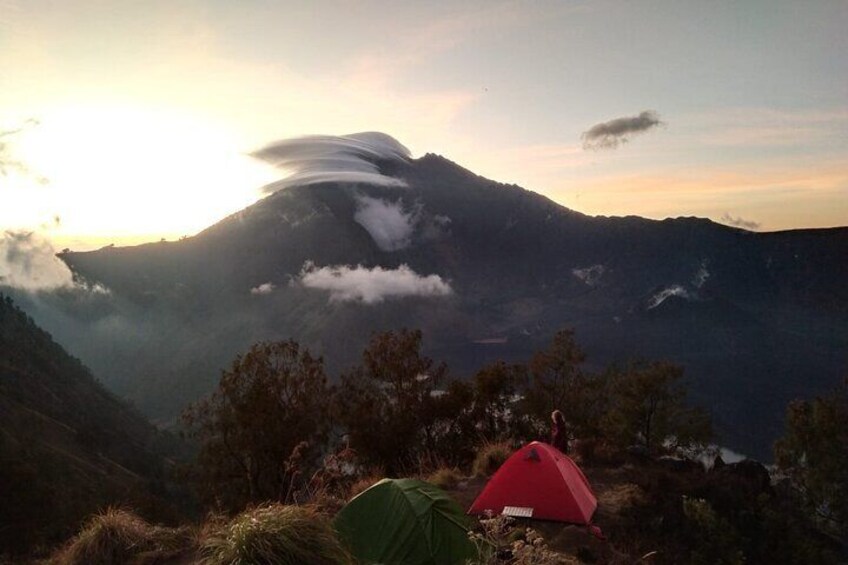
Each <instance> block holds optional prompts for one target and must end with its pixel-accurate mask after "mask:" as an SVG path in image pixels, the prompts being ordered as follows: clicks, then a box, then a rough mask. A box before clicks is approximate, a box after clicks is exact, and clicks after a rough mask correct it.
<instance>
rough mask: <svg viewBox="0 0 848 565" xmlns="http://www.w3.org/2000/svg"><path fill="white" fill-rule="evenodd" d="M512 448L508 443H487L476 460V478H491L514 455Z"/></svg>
mask: <svg viewBox="0 0 848 565" xmlns="http://www.w3.org/2000/svg"><path fill="white" fill-rule="evenodd" d="M512 452H513V449H512V446H511V445H510V444H509V443H507V442H503V441H502V442H497V443H487V444H484V445H483V447H481V448H480V450H479V451H478V452H477V457H475V458H474V465H473V466H472V469H471V470H472V473H473V474H474V476H475V477H485V476H489V475H491V474H492V473H494V472H495V471H497V470H498V468H499V467H500V466H501V465H503V463H504V461H506V460H507V459H509V456H510V455H512Z"/></svg>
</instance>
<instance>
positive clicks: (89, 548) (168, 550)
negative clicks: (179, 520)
mask: <svg viewBox="0 0 848 565" xmlns="http://www.w3.org/2000/svg"><path fill="white" fill-rule="evenodd" d="M192 546H193V540H192V536H191V535H190V533H189V531H188V530H187V529H185V528H181V529H172V528H162V527H156V526H151V525H150V524H148V523H147V522H145V521H144V520H143V519H141V518H139V517H138V516H136V515H135V514H133V513H132V512H128V511H126V510H120V509H115V508H109V509H107V510H106V511H104V512H102V513H100V514H97V515H95V516H94V517H92V518H91V519H90V520H89V521H88V522H87V523H86V524H85V526H84V527H83V529H82V531H80V533H79V534H77V536H76V537H74V538H73V539H72V540H71V541H70V542H69V543H68V545H66V546H65V547H64V548H63V549H61V550H60V551H59V552H58V554H57V555H55V556H54V557H53V559H52V560H51V561H52V562H53V563H56V564H57V565H76V564H80V565H82V564H85V565H92V564H103V565H106V564H119V563H133V562H135V563H139V562H144V561H145V560H154V558H156V557H160V558H161V557H167V556H173V555H175V554H181V553H184V552H187V551H191V549H192Z"/></svg>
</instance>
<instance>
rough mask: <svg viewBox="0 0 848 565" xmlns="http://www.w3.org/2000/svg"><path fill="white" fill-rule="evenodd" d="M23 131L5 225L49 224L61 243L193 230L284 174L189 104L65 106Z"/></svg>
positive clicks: (1, 215) (2, 217)
mask: <svg viewBox="0 0 848 565" xmlns="http://www.w3.org/2000/svg"><path fill="white" fill-rule="evenodd" d="M39 121H40V124H39V125H37V126H34V127H31V128H28V129H27V130H26V131H24V132H22V133H21V134H16V136H15V138H16V139H15V142H14V148H13V149H14V154H15V158H16V159H17V160H20V161H21V162H23V163H25V164H26V167H27V169H28V171H26V172H25V171H15V172H14V174H11V175H9V176H8V177H6V178H5V179H4V180H3V184H4V185H6V186H4V191H3V192H4V193H5V194H4V195H3V200H4V202H5V205H4V206H2V208H0V226H2V227H3V228H6V229H10V228H17V229H20V228H29V229H33V228H35V227H42V228H43V227H45V226H50V232H51V234H52V238H53V239H54V240H56V241H57V244H62V242H63V241H64V242H69V241H80V240H90V241H92V242H94V241H98V242H104V241H106V240H109V239H113V240H114V241H115V242H116V243H126V242H130V241H132V242H139V241H144V240H151V239H159V238H161V237H164V238H169V239H170V238H176V237H179V236H182V235H191V234H193V233H195V232H197V231H199V230H201V229H203V228H205V227H207V226H208V225H211V224H212V223H214V222H215V221H217V220H219V219H220V218H222V217H224V216H226V215H227V214H229V213H232V212H234V211H236V210H239V209H241V208H243V207H244V206H247V205H249V204H250V203H252V202H254V201H255V200H256V199H257V198H258V197H259V190H258V189H259V188H260V187H261V186H262V185H263V184H265V183H268V182H270V181H272V180H274V179H276V178H277V177H278V176H279V173H276V172H273V171H272V170H271V169H270V168H268V167H266V166H264V165H262V164H260V163H258V162H256V161H254V160H253V159H251V158H250V157H248V156H247V155H246V154H245V153H246V152H247V151H249V150H251V149H253V147H251V146H249V145H248V146H244V144H243V143H244V142H243V141H242V140H240V139H239V137H238V136H237V135H234V134H233V133H232V132H230V131H228V130H227V128H225V127H223V126H219V125H218V124H215V123H214V122H213V121H211V120H205V119H204V118H203V117H202V116H193V115H191V114H189V113H186V112H185V111H184V110H181V111H179V112H177V111H169V110H166V109H152V108H141V107H131V106H119V105H104V104H99V105H87V106H76V107H63V108H58V109H55V110H52V111H47V112H45V114H44V115H42V116H39Z"/></svg>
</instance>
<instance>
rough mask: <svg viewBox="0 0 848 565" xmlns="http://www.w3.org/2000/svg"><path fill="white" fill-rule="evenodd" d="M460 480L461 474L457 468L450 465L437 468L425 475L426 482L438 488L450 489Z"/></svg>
mask: <svg viewBox="0 0 848 565" xmlns="http://www.w3.org/2000/svg"><path fill="white" fill-rule="evenodd" d="M461 480H462V474H461V473H460V472H459V470H458V469H456V468H452V467H442V468H441V469H437V470H436V471H434V472H433V473H431V474H430V476H429V477H427V482H428V483H430V484H431V485H436V486H437V487H439V488H440V489H445V490H450V489H453V488H455V487H456V485H457V484H458V483H459V481H461Z"/></svg>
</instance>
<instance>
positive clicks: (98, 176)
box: [0, 0, 848, 249]
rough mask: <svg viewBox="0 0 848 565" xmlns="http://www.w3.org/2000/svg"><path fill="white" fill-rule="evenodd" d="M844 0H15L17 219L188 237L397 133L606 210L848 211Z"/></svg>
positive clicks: (11, 33)
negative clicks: (363, 141) (302, 144)
mask: <svg viewBox="0 0 848 565" xmlns="http://www.w3.org/2000/svg"><path fill="white" fill-rule="evenodd" d="M846 29H848V2H846V1H845V0H835V1H827V0H821V1H818V0H810V1H807V2H797V1H788V0H768V1H759V0H747V1H745V2H739V1H721V0H716V1H710V2H702V1H685V0H668V1H653V0H644V1H639V2H633V1H605V0H594V1H591V2H588V1H586V2H584V1H577V0H575V1H565V0H562V1H555V2H554V1H550V2H546V1H536V2H529V1H508V2H499V1H483V2H476V1H470V2H459V1H450V2H447V1H444V2H443V1H436V0H430V1H427V2H423V1H422V2H388V1H386V2H377V1H368V0H361V1H352V0H336V1H331V0H313V1H310V2H285V1H278V0H275V1H271V0H244V1H240V2H232V1H229V0H228V1H224V0H218V1H215V0H208V1H199V0H184V1H180V0H168V1H159V0H145V1H128V0H127V1H124V0H85V1H83V0H0V164H2V170H0V228H2V229H3V230H4V231H13V230H35V231H37V232H39V233H42V234H44V236H45V237H47V238H49V239H50V240H51V241H53V242H54V245H55V246H56V247H57V248H62V247H71V248H73V249H90V248H95V247H100V246H102V245H106V244H109V243H115V244H118V245H122V244H133V243H140V242H143V241H155V240H158V239H160V238H166V239H176V238H178V237H182V236H185V235H192V234H194V233H196V232H198V231H199V230H202V229H203V228H205V227H207V226H208V225H211V224H212V223H214V222H216V221H217V220H219V219H221V218H223V217H225V216H227V215H228V214H231V213H233V212H236V211H238V210H239V209H241V208H243V207H245V206H247V205H249V204H251V203H253V202H255V201H256V200H257V199H259V198H261V197H262V196H263V192H262V190H261V187H262V186H264V185H265V184H268V183H271V182H273V181H275V180H278V179H279V177H280V172H279V171H276V170H272V169H271V168H269V167H268V165H266V164H263V163H262V162H259V161H257V160H256V159H253V158H251V157H250V156H249V154H250V153H251V152H253V151H255V150H257V149H260V148H262V147H264V146H265V145H267V144H269V143H271V142H274V141H277V140H280V139H285V138H290V137H296V136H302V135H309V134H331V135H343V134H350V133H355V132H363V131H381V132H385V133H387V134H390V135H392V136H393V137H395V138H396V139H398V140H399V141H400V142H401V143H403V144H404V145H405V146H406V147H408V148H409V149H410V150H411V152H412V155H413V157H419V156H422V155H424V154H425V153H428V152H433V153H439V154H442V155H444V156H446V157H448V158H450V159H451V160H453V161H456V162H457V163H459V164H461V165H462V166H464V167H466V168H469V169H471V170H472V171H474V172H476V173H478V174H481V175H483V176H486V177H489V178H492V179H494V180H498V181H501V182H507V183H516V184H519V185H521V186H523V187H525V188H528V189H530V190H534V191H536V192H539V193H541V194H544V195H545V196H547V197H549V198H551V199H552V200H554V201H556V202H558V203H560V204H562V205H563V206H567V207H569V208H572V209H575V210H578V211H580V212H583V213H586V214H592V215H606V216H611V215H630V214H635V215H640V216H645V217H649V218H656V219H663V218H666V217H677V216H701V217H708V218H711V219H713V220H715V221H719V222H722V223H726V224H731V225H737V226H740V227H745V228H747V229H755V230H759V231H773V230H781V229H795V228H808V227H830V226H844V225H848V57H846V56H845V54H846V53H848V33H845V30H846Z"/></svg>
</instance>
